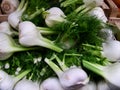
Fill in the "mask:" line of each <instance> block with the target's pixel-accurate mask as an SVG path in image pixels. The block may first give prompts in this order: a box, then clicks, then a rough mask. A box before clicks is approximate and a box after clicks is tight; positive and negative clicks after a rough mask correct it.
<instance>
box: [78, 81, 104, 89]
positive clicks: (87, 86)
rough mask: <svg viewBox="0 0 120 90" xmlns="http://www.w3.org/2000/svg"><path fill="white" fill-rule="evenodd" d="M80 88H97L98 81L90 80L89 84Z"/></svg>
mask: <svg viewBox="0 0 120 90" xmlns="http://www.w3.org/2000/svg"><path fill="white" fill-rule="evenodd" d="M78 90H97V87H96V83H95V82H93V81H90V82H89V83H88V84H86V85H85V86H83V87H81V88H80V89H78ZM103 90H105V89H103Z"/></svg>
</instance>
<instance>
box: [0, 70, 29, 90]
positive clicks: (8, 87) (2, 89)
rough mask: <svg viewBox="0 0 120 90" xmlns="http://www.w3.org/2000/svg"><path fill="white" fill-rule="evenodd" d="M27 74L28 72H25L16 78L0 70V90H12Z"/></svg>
mask: <svg viewBox="0 0 120 90" xmlns="http://www.w3.org/2000/svg"><path fill="white" fill-rule="evenodd" d="M29 72H30V70H26V71H24V72H22V73H21V74H19V75H18V76H16V77H13V76H11V75H9V74H7V73H6V72H4V71H3V70H0V90H13V87H14V86H15V84H16V83H17V82H18V81H19V80H20V79H21V78H23V77H24V76H25V75H26V74H28V73H29Z"/></svg>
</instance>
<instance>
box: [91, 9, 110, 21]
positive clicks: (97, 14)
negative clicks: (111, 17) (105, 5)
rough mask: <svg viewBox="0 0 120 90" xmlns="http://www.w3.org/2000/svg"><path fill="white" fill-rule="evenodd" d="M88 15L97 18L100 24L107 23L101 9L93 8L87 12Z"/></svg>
mask: <svg viewBox="0 0 120 90" xmlns="http://www.w3.org/2000/svg"><path fill="white" fill-rule="evenodd" d="M89 14H90V15H93V16H95V17H97V18H98V19H99V20H101V21H102V22H105V23H106V22H107V21H108V19H107V17H106V16H105V13H104V11H103V9H102V8H101V7H95V8H93V9H92V10H91V11H90V12H89Z"/></svg>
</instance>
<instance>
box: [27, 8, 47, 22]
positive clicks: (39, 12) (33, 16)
mask: <svg viewBox="0 0 120 90" xmlns="http://www.w3.org/2000/svg"><path fill="white" fill-rule="evenodd" d="M43 11H45V9H44V8H41V9H39V10H37V11H36V12H34V13H33V14H31V15H30V16H28V17H27V18H26V19H27V20H32V19H34V18H35V17H36V16H38V15H39V14H41V13H42V12H43Z"/></svg>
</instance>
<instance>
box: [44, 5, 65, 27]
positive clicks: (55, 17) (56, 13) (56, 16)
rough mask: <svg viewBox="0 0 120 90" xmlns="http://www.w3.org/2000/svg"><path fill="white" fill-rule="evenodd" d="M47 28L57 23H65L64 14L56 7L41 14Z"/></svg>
mask: <svg viewBox="0 0 120 90" xmlns="http://www.w3.org/2000/svg"><path fill="white" fill-rule="evenodd" d="M43 16H44V17H45V22H46V24H47V26H48V27H52V26H54V25H55V24H57V23H59V22H63V21H65V17H66V16H65V14H64V12H63V11H62V10H61V9H60V8H58V7H52V8H50V9H49V10H47V11H45V12H44V13H43Z"/></svg>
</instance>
